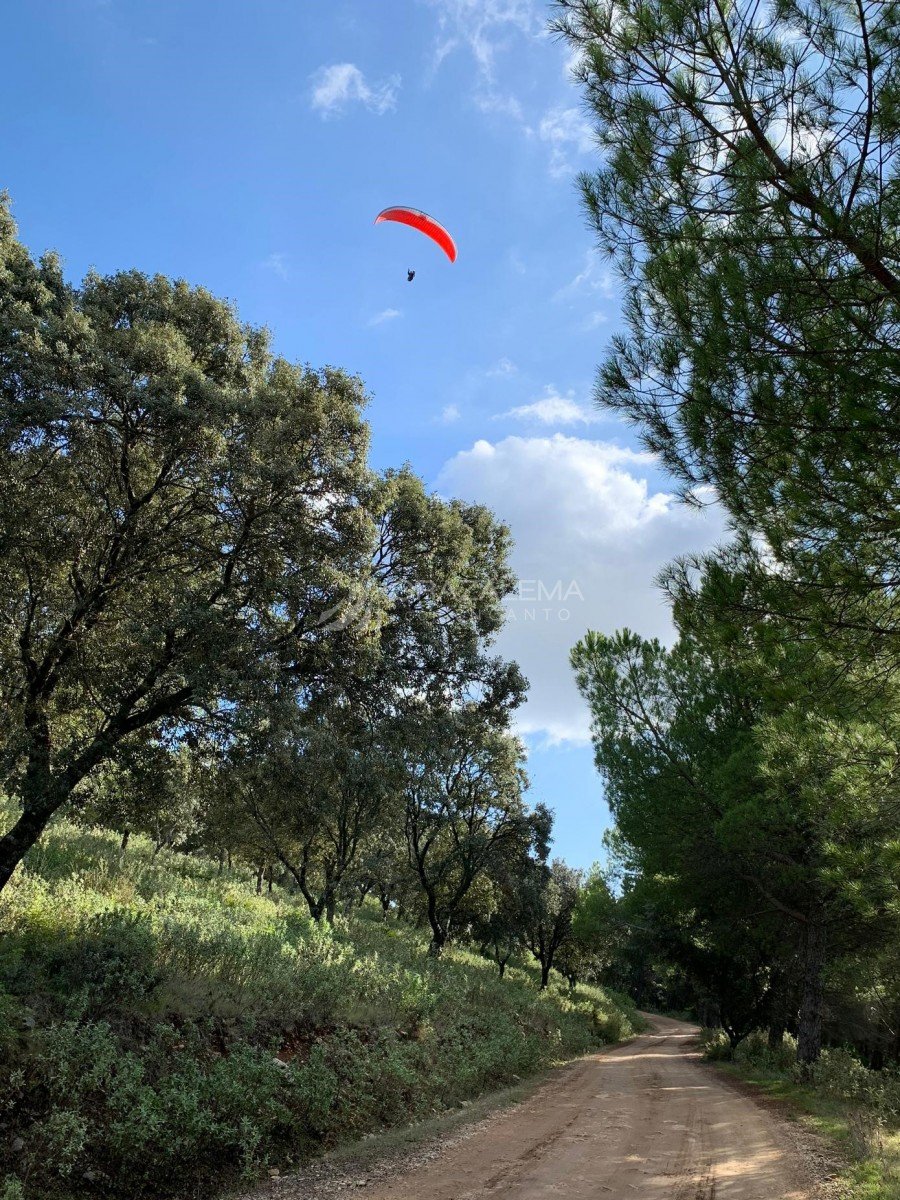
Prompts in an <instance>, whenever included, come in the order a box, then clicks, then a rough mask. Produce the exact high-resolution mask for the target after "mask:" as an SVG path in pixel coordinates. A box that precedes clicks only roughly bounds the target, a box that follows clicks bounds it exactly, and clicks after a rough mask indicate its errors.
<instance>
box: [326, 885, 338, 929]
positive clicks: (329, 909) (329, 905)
mask: <svg viewBox="0 0 900 1200" xmlns="http://www.w3.org/2000/svg"><path fill="white" fill-rule="evenodd" d="M336 907H337V906H336V904H335V898H334V892H332V891H329V892H326V894H325V920H326V921H327V922H328V924H329V925H333V924H334V913H335V908H336Z"/></svg>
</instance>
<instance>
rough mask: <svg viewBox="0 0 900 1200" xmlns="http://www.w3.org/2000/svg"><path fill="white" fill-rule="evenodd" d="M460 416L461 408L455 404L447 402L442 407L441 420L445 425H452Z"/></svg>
mask: <svg viewBox="0 0 900 1200" xmlns="http://www.w3.org/2000/svg"><path fill="white" fill-rule="evenodd" d="M459 417H460V412H459V409H458V408H457V407H456V405H455V404H446V405H444V407H443V408H442V409H441V420H442V421H443V423H444V424H445V425H452V424H453V422H454V421H458V420H459Z"/></svg>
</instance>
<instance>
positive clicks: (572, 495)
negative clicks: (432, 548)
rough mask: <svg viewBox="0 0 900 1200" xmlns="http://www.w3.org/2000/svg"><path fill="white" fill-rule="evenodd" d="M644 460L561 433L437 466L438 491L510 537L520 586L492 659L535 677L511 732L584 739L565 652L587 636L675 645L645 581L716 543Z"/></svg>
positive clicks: (483, 448) (709, 522)
mask: <svg viewBox="0 0 900 1200" xmlns="http://www.w3.org/2000/svg"><path fill="white" fill-rule="evenodd" d="M648 459H649V456H648V455H645V454H640V453H636V452H634V451H630V450H627V449H623V448H622V447H618V446H614V445H612V444H610V443H608V442H603V441H594V440H588V439H586V438H576V437H566V436H564V435H562V434H556V435H555V436H553V437H532V438H521V437H508V438H504V439H503V440H502V441H499V442H496V443H492V442H489V441H478V442H476V443H475V445H474V446H473V447H472V448H471V449H470V450H465V451H462V452H460V453H459V454H457V455H455V456H454V457H453V458H451V459H450V460H449V461H448V462H447V463H446V464H445V465H444V467H443V469H442V470H441V472H440V475H439V477H438V480H437V487H438V490H439V491H440V492H441V493H442V494H443V495H448V496H459V497H461V498H463V499H465V500H470V501H478V502H480V503H484V504H487V505H488V506H489V507H490V508H491V509H493V510H494V512H495V513H496V514H497V516H498V517H499V518H500V519H501V520H504V521H506V522H507V523H508V524H509V525H510V527H511V529H512V534H513V538H514V539H515V549H514V551H513V568H514V570H515V571H516V574H517V576H518V579H519V587H518V591H517V593H516V595H515V596H514V597H511V598H510V599H509V601H508V603H507V611H508V614H509V616H508V620H507V625H506V628H505V629H504V630H503V632H502V634H501V635H500V638H499V640H498V651H499V652H500V653H502V654H504V655H506V656H508V657H510V658H514V659H516V660H517V661H518V662H519V663H520V665H521V667H522V669H523V671H524V673H525V675H526V677H527V678H528V679H529V680H530V681H531V690H530V694H529V699H528V702H527V704H526V705H525V706H524V707H523V709H522V710H521V713H520V719H519V722H518V724H519V729H520V732H521V733H523V734H526V735H532V736H536V737H537V738H539V739H544V740H546V741H549V742H551V743H562V742H568V743H573V744H580V743H586V742H587V741H588V739H589V728H588V713H587V710H586V708H585V705H584V703H583V701H582V700H581V697H580V696H579V694H578V691H577V689H576V687H575V684H574V681H573V678H572V673H571V670H570V668H569V661H568V655H569V650H570V649H571V647H572V646H573V645H574V644H575V642H576V641H578V639H579V638H580V637H581V636H582V635H583V634H584V632H585V631H586V630H587V629H589V628H593V629H599V630H601V631H603V632H611V631H612V630H614V629H617V628H620V627H621V626H623V625H628V626H629V627H630V628H632V629H635V630H637V631H638V632H639V633H641V634H644V635H645V636H658V637H661V638H663V639H666V640H668V639H671V637H672V635H673V627H672V624H671V619H670V616H669V611H668V608H667V606H666V605H665V603H664V601H663V598H662V596H661V594H660V593H659V591H658V590H657V589H656V588H655V587H654V586H653V580H654V577H655V576H656V574H657V573H658V571H659V570H660V568H661V567H662V566H663V565H664V564H665V563H667V562H669V561H670V560H671V559H672V558H674V557H675V556H676V555H678V554H684V553H690V552H694V551H702V550H704V549H707V548H709V547H711V546H712V545H714V544H715V542H716V541H718V540H720V539H721V538H722V536H723V530H724V521H723V518H722V514H721V512H720V511H719V510H717V509H708V510H706V511H704V512H701V513H698V512H696V511H695V510H693V509H689V508H687V507H685V506H684V505H682V504H680V503H678V502H677V501H676V500H675V499H674V498H673V497H672V496H670V495H668V494H667V493H665V492H662V491H653V489H652V487H651V486H650V484H649V483H648V480H647V478H646V476H647V472H648V470H649V469H650V463H649V462H648Z"/></svg>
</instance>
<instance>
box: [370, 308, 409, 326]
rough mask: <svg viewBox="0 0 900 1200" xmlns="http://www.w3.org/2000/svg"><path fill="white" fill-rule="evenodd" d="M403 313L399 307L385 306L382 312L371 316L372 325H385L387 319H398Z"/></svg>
mask: <svg viewBox="0 0 900 1200" xmlns="http://www.w3.org/2000/svg"><path fill="white" fill-rule="evenodd" d="M402 316H403V313H402V312H401V311H400V309H399V308H384V309H382V310H381V312H380V313H376V314H375V316H374V317H370V318H369V324H370V325H383V324H384V323H385V321H396V319H397V318H398V317H402Z"/></svg>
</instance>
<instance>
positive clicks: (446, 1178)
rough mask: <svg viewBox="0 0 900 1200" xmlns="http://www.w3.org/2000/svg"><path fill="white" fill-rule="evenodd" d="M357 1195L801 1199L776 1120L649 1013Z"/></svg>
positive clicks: (370, 1199) (402, 1198)
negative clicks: (473, 1127)
mask: <svg viewBox="0 0 900 1200" xmlns="http://www.w3.org/2000/svg"><path fill="white" fill-rule="evenodd" d="M652 1020H653V1029H652V1031H651V1032H648V1033H645V1034H641V1035H640V1036H639V1037H637V1038H635V1040H634V1041H633V1042H631V1043H629V1044H628V1045H627V1046H620V1047H617V1048H614V1049H612V1050H610V1051H606V1052H603V1053H600V1054H596V1055H592V1056H591V1057H589V1058H585V1059H580V1060H579V1061H578V1062H576V1063H573V1064H571V1065H570V1066H568V1067H566V1068H564V1069H563V1070H561V1071H559V1072H557V1073H556V1074H555V1075H554V1076H553V1077H552V1078H551V1080H550V1081H549V1082H547V1083H546V1084H544V1085H543V1086H541V1087H540V1088H539V1089H538V1090H537V1091H536V1092H535V1093H534V1094H533V1095H532V1096H531V1098H530V1099H529V1100H526V1101H525V1102H524V1103H522V1104H519V1105H517V1106H516V1107H515V1108H512V1109H508V1110H506V1111H505V1112H503V1113H501V1114H499V1115H497V1116H496V1117H495V1118H493V1119H492V1120H490V1121H488V1122H486V1123H485V1124H484V1125H482V1126H481V1127H480V1128H479V1129H478V1130H477V1131H476V1132H475V1133H473V1135H472V1136H471V1137H468V1138H465V1139H463V1140H460V1141H456V1142H455V1143H454V1144H452V1145H451V1146H449V1147H448V1148H447V1149H446V1150H445V1151H444V1152H443V1153H440V1154H439V1155H438V1156H437V1157H436V1158H434V1159H433V1160H432V1161H430V1162H428V1163H427V1164H426V1165H425V1166H422V1167H419V1168H415V1169H413V1170H410V1171H407V1172H405V1173H400V1174H398V1175H396V1176H395V1177H393V1178H392V1179H390V1180H389V1181H384V1180H382V1181H381V1182H378V1183H376V1184H374V1185H372V1186H371V1187H366V1188H363V1189H360V1191H359V1192H357V1194H361V1195H363V1196H365V1197H366V1200H488V1198H489V1200H550V1198H552V1197H559V1198H563V1197H564V1198H565V1200H605V1198H606V1197H610V1198H611V1200H663V1198H665V1200H808V1193H807V1192H806V1191H805V1190H804V1188H803V1187H802V1186H801V1185H800V1184H798V1183H797V1182H796V1180H795V1178H794V1175H793V1164H792V1163H791V1161H789V1155H788V1152H787V1151H786V1150H785V1149H784V1145H783V1142H782V1138H781V1136H780V1135H779V1131H778V1128H777V1125H776V1122H775V1119H774V1118H773V1117H771V1116H770V1115H769V1114H768V1113H767V1112H765V1111H764V1110H763V1109H761V1108H759V1107H757V1105H755V1104H754V1103H753V1101H752V1100H750V1099H748V1098H747V1097H745V1096H744V1095H742V1094H740V1093H739V1092H737V1091H736V1090H734V1089H733V1088H731V1087H730V1086H729V1085H728V1084H727V1083H726V1082H724V1081H722V1080H720V1079H719V1078H718V1077H717V1076H716V1075H715V1074H714V1073H713V1072H712V1071H711V1070H709V1068H707V1067H704V1066H703V1065H702V1064H701V1063H700V1062H699V1053H698V1051H697V1049H696V1047H695V1046H694V1045H693V1038H694V1036H695V1035H696V1032H697V1030H696V1029H695V1028H694V1027H693V1026H691V1025H686V1024H684V1023H682V1022H679V1021H672V1020H668V1019H667V1018H665V1017H654V1018H652Z"/></svg>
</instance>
